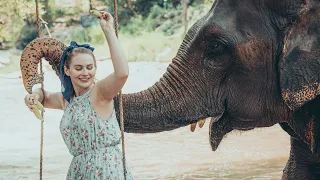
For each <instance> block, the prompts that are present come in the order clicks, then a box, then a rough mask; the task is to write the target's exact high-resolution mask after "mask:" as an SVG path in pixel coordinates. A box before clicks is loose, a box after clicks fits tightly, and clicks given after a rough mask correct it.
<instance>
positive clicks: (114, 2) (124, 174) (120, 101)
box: [113, 0, 127, 180]
mask: <svg viewBox="0 0 320 180" xmlns="http://www.w3.org/2000/svg"><path fill="white" fill-rule="evenodd" d="M113 10H114V29H115V33H116V36H117V38H118V34H119V33H118V7H117V0H113ZM119 110H120V129H121V140H122V165H123V176H124V180H126V179H127V176H126V171H127V170H126V153H125V146H124V121H123V104H122V92H121V90H120V92H119Z"/></svg>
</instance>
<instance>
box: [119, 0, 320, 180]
mask: <svg viewBox="0 0 320 180" xmlns="http://www.w3.org/2000/svg"><path fill="white" fill-rule="evenodd" d="M319 83H320V1H319V0H216V1H215V2H214V4H213V6H212V8H211V9H210V11H209V12H208V13H207V14H206V15H205V16H204V17H202V18H201V19H200V20H199V21H197V22H196V23H195V24H194V25H193V26H192V27H191V28H190V29H189V31H188V33H187V35H186V37H185V39H184V40H183V42H182V44H181V46H180V49H179V51H178V52H177V55H176V57H175V58H174V59H173V60H172V63H171V64H170V65H169V67H168V68H167V72H166V73H165V74H164V75H163V77H162V78H161V79H160V80H159V81H158V82H156V83H155V84H154V85H153V86H152V87H150V88H148V89H146V90H144V91H141V92H137V93H133V94H125V95H123V104H124V122H125V131H126V132H129V133H155V132H161V131H169V130H172V129H175V128H179V127H182V126H187V125H189V124H191V123H195V122H197V121H198V120H200V119H204V118H208V117H212V120H211V122H210V130H209V133H210V143H211V147H212V149H213V150H216V149H217V148H218V146H219V143H220V142H221V140H222V139H223V137H224V135H225V134H227V133H229V132H231V131H232V130H250V129H253V128H256V127H269V126H272V125H274V124H277V123H280V125H281V127H282V128H283V129H284V130H285V131H287V132H288V133H289V134H290V135H291V152H290V158H289V160H288V163H287V165H286V167H285V169H284V173H283V177H282V179H284V180H286V179H319V178H320V175H319V173H320V168H318V167H320V158H319V155H320V141H319V136H320V132H319V131H320V128H319V126H320V97H319V94H320V85H319ZM115 101H118V99H117V98H115ZM117 114H118V116H119V111H118V107H117ZM118 119H119V118H118ZM275 138H276V137H275Z"/></svg>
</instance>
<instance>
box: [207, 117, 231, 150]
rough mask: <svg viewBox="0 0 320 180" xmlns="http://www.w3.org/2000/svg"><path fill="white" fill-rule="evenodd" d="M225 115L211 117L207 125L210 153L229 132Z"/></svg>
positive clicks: (229, 127) (229, 128)
mask: <svg viewBox="0 0 320 180" xmlns="http://www.w3.org/2000/svg"><path fill="white" fill-rule="evenodd" d="M226 117H227V115H226V113H221V114H220V115H218V116H215V117H211V119H210V124H209V142H210V146H211V149H212V151H216V150H217V149H218V146H219V145H220V143H221V141H222V139H223V137H224V136H225V135H226V134H227V133H229V132H231V131H232V130H233V129H232V128H231V126H230V124H229V121H228V118H226Z"/></svg>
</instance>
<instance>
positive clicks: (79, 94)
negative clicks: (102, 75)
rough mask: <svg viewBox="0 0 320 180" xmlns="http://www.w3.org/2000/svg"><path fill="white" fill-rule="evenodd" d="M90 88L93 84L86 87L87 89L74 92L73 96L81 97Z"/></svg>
mask: <svg viewBox="0 0 320 180" xmlns="http://www.w3.org/2000/svg"><path fill="white" fill-rule="evenodd" d="M92 86H93V84H91V85H90V86H88V87H87V88H84V89H79V90H75V95H76V96H81V95H83V94H85V93H86V92H88V91H89V89H90V88H91V87H92Z"/></svg>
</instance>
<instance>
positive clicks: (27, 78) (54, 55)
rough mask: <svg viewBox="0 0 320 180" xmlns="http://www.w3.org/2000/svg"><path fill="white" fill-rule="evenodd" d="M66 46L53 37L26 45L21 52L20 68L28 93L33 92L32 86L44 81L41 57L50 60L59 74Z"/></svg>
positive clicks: (39, 39)
mask: <svg viewBox="0 0 320 180" xmlns="http://www.w3.org/2000/svg"><path fill="white" fill-rule="evenodd" d="M66 48H67V46H66V45H64V44H63V43H62V42H60V41H58V40H56V39H53V38H38V39H35V40H33V41H31V42H30V43H29V44H28V45H27V46H26V48H25V49H24V50H23V52H22V54H21V59H20V69H21V74H22V80H23V85H24V87H25V89H26V91H27V92H28V93H32V87H33V86H34V85H35V84H38V83H40V82H41V81H42V78H43V77H42V74H40V75H39V74H38V64H39V62H40V60H41V58H44V59H45V60H47V61H49V64H50V65H51V66H52V69H53V70H55V72H56V74H57V75H58V76H59V65H60V59H61V56H62V53H63V50H64V49H66Z"/></svg>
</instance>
